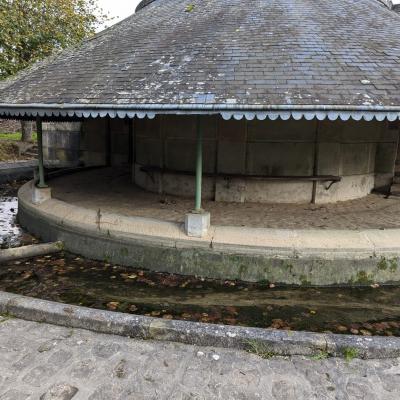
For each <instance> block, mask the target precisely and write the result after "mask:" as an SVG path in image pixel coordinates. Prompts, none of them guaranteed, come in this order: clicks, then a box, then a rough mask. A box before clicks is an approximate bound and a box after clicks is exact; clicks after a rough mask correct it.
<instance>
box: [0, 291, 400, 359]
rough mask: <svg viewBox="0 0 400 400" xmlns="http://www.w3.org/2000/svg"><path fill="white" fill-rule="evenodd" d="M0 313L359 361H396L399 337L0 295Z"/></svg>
mask: <svg viewBox="0 0 400 400" xmlns="http://www.w3.org/2000/svg"><path fill="white" fill-rule="evenodd" d="M0 313H3V314H10V315H12V316H14V317H16V318H21V319H26V320H29V321H36V322H45V323H49V324H54V325H61V326H66V327H69V328H80V329H87V330H91V331H94V332H99V333H106V334H114V335H121V336H128V337H132V338H138V339H144V340H160V341H168V342H179V343H186V344H192V345H197V346H214V347H224V348H232V349H242V350H246V349H249V348H250V346H251V345H254V344H258V345H260V346H261V349H262V351H264V352H267V353H268V354H274V355H305V356H312V355H318V354H320V353H323V354H329V355H332V356H337V357H341V356H345V355H346V352H349V350H351V354H352V355H353V356H356V357H359V358H394V357H400V338H393V337H382V336H375V337H360V336H351V335H336V334H320V333H311V332H293V331H280V330H273V329H260V328H246V327H239V326H226V325H213V324H205V323H198V322H189V321H177V320H163V319H158V318H152V317H145V316H140V315H131V314H124V313H118V312H112V311H103V310H97V309H91V308H86V307H80V306H73V305H68V304H62V303H56V302H52V301H47V300H39V299H35V298H31V297H26V296H21V295H16V294H11V293H7V292H0Z"/></svg>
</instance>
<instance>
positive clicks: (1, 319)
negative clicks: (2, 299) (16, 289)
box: [0, 313, 14, 324]
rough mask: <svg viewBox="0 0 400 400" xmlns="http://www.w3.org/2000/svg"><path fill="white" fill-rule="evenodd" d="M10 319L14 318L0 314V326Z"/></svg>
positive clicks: (6, 314)
mask: <svg viewBox="0 0 400 400" xmlns="http://www.w3.org/2000/svg"><path fill="white" fill-rule="evenodd" d="M12 318H14V317H13V316H12V315H11V314H9V313H0V324H2V323H3V322H6V321H8V320H9V319H12Z"/></svg>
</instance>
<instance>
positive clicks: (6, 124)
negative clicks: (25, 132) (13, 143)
mask: <svg viewBox="0 0 400 400" xmlns="http://www.w3.org/2000/svg"><path fill="white" fill-rule="evenodd" d="M15 132H21V122H20V121H14V120H11V119H0V133H15Z"/></svg>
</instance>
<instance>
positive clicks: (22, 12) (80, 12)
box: [0, 0, 108, 142]
mask: <svg viewBox="0 0 400 400" xmlns="http://www.w3.org/2000/svg"><path fill="white" fill-rule="evenodd" d="M107 20H108V18H107V16H106V15H105V14H104V12H103V11H102V10H101V8H99V7H98V6H97V1H96V0H0V80H1V79H3V78H7V77H8V76H10V75H13V74H15V73H17V72H18V71H20V70H22V69H24V68H26V67H27V66H29V65H30V64H32V63H34V62H35V61H38V60H41V59H43V58H45V57H47V56H49V55H51V54H52V53H53V52H55V51H60V50H62V49H64V48H65V47H68V46H73V45H76V44H79V43H80V42H81V41H82V40H84V39H86V38H88V37H90V36H92V35H93V34H94V33H95V30H96V27H97V26H99V25H100V24H102V23H103V22H105V21H107ZM21 129H22V141H26V142H28V141H31V140H32V124H30V123H28V122H22V123H21Z"/></svg>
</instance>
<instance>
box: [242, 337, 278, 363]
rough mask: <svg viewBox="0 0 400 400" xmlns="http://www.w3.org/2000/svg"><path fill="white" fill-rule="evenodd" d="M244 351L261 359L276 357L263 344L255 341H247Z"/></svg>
mask: <svg viewBox="0 0 400 400" xmlns="http://www.w3.org/2000/svg"><path fill="white" fill-rule="evenodd" d="M246 345H247V346H246V351H247V352H248V353H251V354H255V355H256V356H258V357H261V358H265V359H268V358H271V357H274V356H276V354H275V352H274V351H273V350H272V349H271V347H270V346H268V345H267V344H265V343H262V342H258V341H257V340H249V341H247V342H246Z"/></svg>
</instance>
